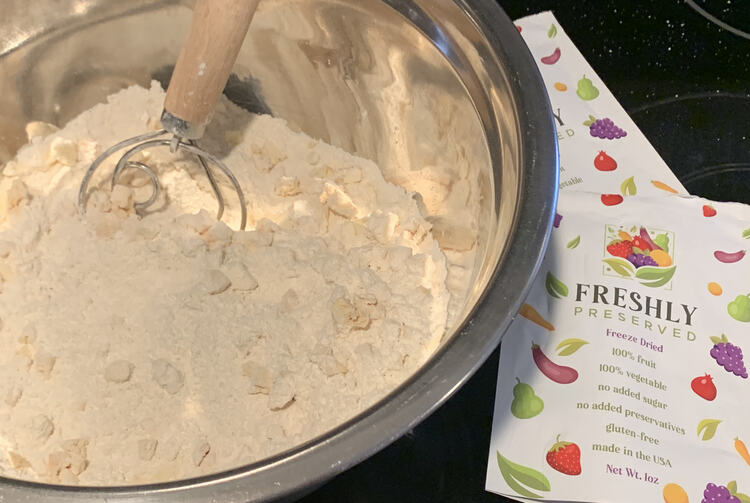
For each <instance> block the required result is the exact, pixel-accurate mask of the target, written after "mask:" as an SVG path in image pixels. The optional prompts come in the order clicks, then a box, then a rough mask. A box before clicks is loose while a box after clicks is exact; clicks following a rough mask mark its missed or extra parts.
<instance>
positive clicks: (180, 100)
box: [164, 0, 260, 139]
mask: <svg viewBox="0 0 750 503" xmlns="http://www.w3.org/2000/svg"><path fill="white" fill-rule="evenodd" d="M259 2H260V0H197V2H196V4H195V9H194V10H193V20H192V23H191V25H190V32H189V33H188V37H187V40H186V41H185V44H184V45H183V46H182V51H181V52H180V56H179V58H178V59H177V65H175V69H174V73H173V74H172V80H171V81H170V82H169V88H168V89H167V96H166V99H165V100H164V110H165V111H166V112H168V113H169V114H172V115H173V116H175V117H174V118H176V119H179V120H181V121H185V122H187V123H190V124H189V125H188V126H192V128H191V127H187V129H193V131H194V132H195V134H193V135H192V136H195V137H198V136H200V135H202V134H203V129H204V128H205V126H206V124H208V122H209V121H210V120H211V115H212V113H213V110H214V108H215V107H216V104H217V103H218V101H219V98H220V97H221V93H222V91H223V90H224V86H225V85H226V84H227V80H228V79H229V74H230V73H231V71H232V67H233V66H234V62H235V60H236V59H237V54H238V53H239V51H240V47H241V46H242V41H243V40H244V39H245V34H246V33H247V29H248V27H249V26H250V21H251V20H252V18H253V14H255V10H256V9H257V8H258V3H259ZM174 118H173V119H174ZM165 127H166V126H165ZM167 129H172V128H169V127H167ZM172 132H173V133H175V131H172ZM182 132H183V133H185V131H182ZM175 134H177V133H175ZM189 136H191V135H190V134H187V137H189ZM191 139H195V138H191Z"/></svg>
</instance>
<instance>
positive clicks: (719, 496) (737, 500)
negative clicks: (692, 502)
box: [701, 480, 750, 503]
mask: <svg viewBox="0 0 750 503" xmlns="http://www.w3.org/2000/svg"><path fill="white" fill-rule="evenodd" d="M701 503H750V496H748V495H747V494H742V493H740V492H737V482H736V481H734V480H733V481H731V482H729V483H728V484H727V485H726V486H722V485H718V484H713V483H710V482H709V483H708V484H706V488H705V489H704V490H703V499H702V500H701Z"/></svg>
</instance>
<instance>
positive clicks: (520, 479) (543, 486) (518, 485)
mask: <svg viewBox="0 0 750 503" xmlns="http://www.w3.org/2000/svg"><path fill="white" fill-rule="evenodd" d="M497 466H498V468H500V475H502V476H503V479H504V480H505V483H506V484H508V487H510V488H511V489H513V490H514V491H515V492H516V493H518V494H519V495H520V496H526V497H527V498H541V497H542V496H540V495H538V494H536V493H533V492H531V490H530V489H533V490H535V491H543V492H548V491H549V490H550V483H549V480H547V477H545V476H544V474H543V473H542V472H540V471H538V470H534V469H533V468H530V467H528V466H523V465H519V464H518V463H514V462H512V461H511V460H509V459H508V458H506V457H505V456H503V455H502V454H500V452H499V451H497ZM527 488H529V489H527Z"/></svg>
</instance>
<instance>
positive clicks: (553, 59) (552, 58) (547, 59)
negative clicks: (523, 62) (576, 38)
mask: <svg viewBox="0 0 750 503" xmlns="http://www.w3.org/2000/svg"><path fill="white" fill-rule="evenodd" d="M560 54H561V53H560V48H559V47H558V48H556V49H555V50H554V51H552V54H550V55H549V56H544V57H543V58H541V62H542V63H544V64H545V65H554V64H555V63H557V62H558V61H559V59H560Z"/></svg>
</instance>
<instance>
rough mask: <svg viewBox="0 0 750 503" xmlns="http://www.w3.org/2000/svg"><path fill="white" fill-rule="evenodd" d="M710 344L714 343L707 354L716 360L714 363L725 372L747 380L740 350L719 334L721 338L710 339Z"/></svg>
mask: <svg viewBox="0 0 750 503" xmlns="http://www.w3.org/2000/svg"><path fill="white" fill-rule="evenodd" d="M711 342H713V343H714V346H713V347H712V348H711V351H710V352H709V354H710V355H711V358H713V359H714V360H716V363H718V364H719V365H720V366H721V367H723V368H724V370H726V371H727V372H729V373H731V374H734V375H736V376H739V377H741V378H743V379H747V369H746V368H745V362H744V361H743V357H742V349H741V348H740V347H739V346H735V345H734V344H732V343H731V342H729V340H728V339H727V336H726V335H724V334H721V337H716V336H713V337H711Z"/></svg>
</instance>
